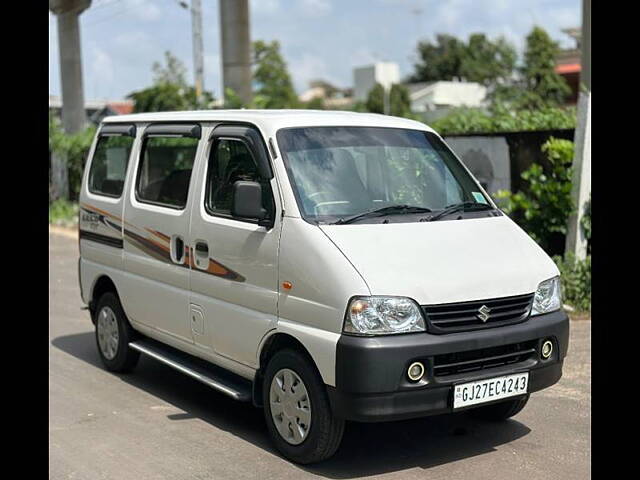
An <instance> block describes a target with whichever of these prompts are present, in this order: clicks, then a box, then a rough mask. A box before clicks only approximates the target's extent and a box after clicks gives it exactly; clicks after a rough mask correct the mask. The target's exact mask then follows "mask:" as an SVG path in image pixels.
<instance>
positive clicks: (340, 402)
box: [328, 311, 569, 422]
mask: <svg viewBox="0 0 640 480" xmlns="http://www.w3.org/2000/svg"><path fill="white" fill-rule="evenodd" d="M547 338H551V339H552V340H553V343H554V346H555V348H554V352H553V354H552V355H551V357H550V358H549V359H547V360H542V359H541V357H540V355H539V351H540V350H539V349H540V345H541V344H542V340H543V339H547ZM527 342H531V344H532V345H533V346H534V347H533V348H535V349H536V352H535V354H532V355H531V356H530V357H529V358H526V359H523V360H522V361H518V362H517V363H511V364H508V365H500V366H490V367H488V368H483V369H481V370H475V371H470V372H466V373H455V374H449V375H443V376H438V375H434V370H433V369H434V358H436V356H439V355H445V354H450V353H457V352H469V351H474V350H480V349H490V348H493V347H500V346H503V345H512V344H521V343H527ZM568 344H569V318H568V317H567V315H566V313H564V312H563V311H558V312H554V313H550V314H546V315H540V316H536V317H533V318H530V319H528V320H527V321H526V322H523V323H520V324H517V325H510V326H504V327H496V328H489V329H486V330H479V331H473V332H461V333H452V334H445V335H432V334H429V333H419V334H406V335H395V336H394V335H389V336H380V337H357V336H349V335H342V337H341V338H340V340H339V341H338V345H337V351H336V386H335V387H328V393H329V401H330V402H331V407H332V409H333V412H334V414H335V415H336V416H338V417H340V418H345V419H347V420H355V421H360V422H379V421H387V420H400V419H406V418H414V417H421V416H427V415H435V414H441V413H447V412H451V411H453V408H452V402H453V399H452V397H453V385H455V384H458V383H465V382H471V381H475V380H480V379H485V378H491V377H496V376H502V375H508V374H511V373H518V372H525V371H529V372H530V374H529V392H535V391H538V390H541V389H543V388H546V387H548V386H550V385H553V384H554V383H556V382H557V381H558V380H559V379H560V377H561V376H562V363H563V360H564V357H565V356H566V354H567V349H568ZM414 361H421V362H423V363H424V365H425V366H426V373H425V377H424V378H423V379H422V380H420V381H419V382H417V383H412V382H410V381H409V380H408V379H407V375H406V372H407V368H408V367H409V365H410V364H411V363H413V362H414Z"/></svg>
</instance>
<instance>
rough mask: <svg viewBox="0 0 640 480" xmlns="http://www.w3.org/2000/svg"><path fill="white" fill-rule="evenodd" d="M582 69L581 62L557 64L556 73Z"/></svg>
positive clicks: (574, 71) (573, 71) (576, 71)
mask: <svg viewBox="0 0 640 480" xmlns="http://www.w3.org/2000/svg"><path fill="white" fill-rule="evenodd" d="M580 70H581V67H580V64H579V63H565V64H562V65H556V73H559V74H560V75H562V74H566V73H579V72H580Z"/></svg>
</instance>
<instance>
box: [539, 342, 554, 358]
mask: <svg viewBox="0 0 640 480" xmlns="http://www.w3.org/2000/svg"><path fill="white" fill-rule="evenodd" d="M551 353H553V342H552V341H551V340H545V342H544V343H543V344H542V351H541V352H540V354H541V355H542V358H544V359H545V360H546V359H547V358H549V357H550V356H551Z"/></svg>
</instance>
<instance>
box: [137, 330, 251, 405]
mask: <svg viewBox="0 0 640 480" xmlns="http://www.w3.org/2000/svg"><path fill="white" fill-rule="evenodd" d="M129 347H130V348H133V349H134V350H137V351H139V352H140V353H143V354H145V355H149V356H150V357H152V358H155V359H156V360H159V361H161V362H162V363H164V364H165V365H168V366H170V367H171V368H174V369H176V370H178V371H179V372H182V373H184V374H185V375H188V376H190V377H191V378H195V379H196V380H198V381H200V382H202V383H204V384H205V385H208V386H209V387H211V388H213V389H215V390H218V391H219V392H221V393H224V394H226V395H228V396H230V397H231V398H234V399H235V400H239V401H243V402H248V401H251V391H252V390H251V388H252V385H251V382H250V381H249V380H247V379H245V378H242V377H240V376H238V375H235V374H234V373H231V372H229V371H227V370H224V369H222V368H220V367H217V366H215V365H213V364H211V363H209V362H206V361H204V360H201V359H199V358H197V357H193V356H191V355H189V354H187V353H184V352H181V351H180V350H177V349H175V348H172V347H170V346H168V345H165V344H163V343H160V342H156V341H155V340H152V339H150V338H145V339H140V340H136V341H135V342H130V343H129Z"/></svg>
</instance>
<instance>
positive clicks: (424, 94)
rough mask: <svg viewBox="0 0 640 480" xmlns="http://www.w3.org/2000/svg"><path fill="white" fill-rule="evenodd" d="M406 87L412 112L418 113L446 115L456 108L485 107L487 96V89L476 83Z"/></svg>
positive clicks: (432, 83) (418, 84) (429, 84)
mask: <svg viewBox="0 0 640 480" xmlns="http://www.w3.org/2000/svg"><path fill="white" fill-rule="evenodd" d="M406 87H407V88H408V89H409V98H410V99H411V111H412V112H416V113H423V112H424V113H433V114H439V113H442V114H444V113H446V112H447V111H448V110H450V109H451V108H455V107H483V106H484V105H485V99H486V96H487V88H486V87H484V86H483V85H480V84H479V83H475V82H450V81H439V82H426V83H411V84H408V85H406ZM436 116H439V115H436Z"/></svg>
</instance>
